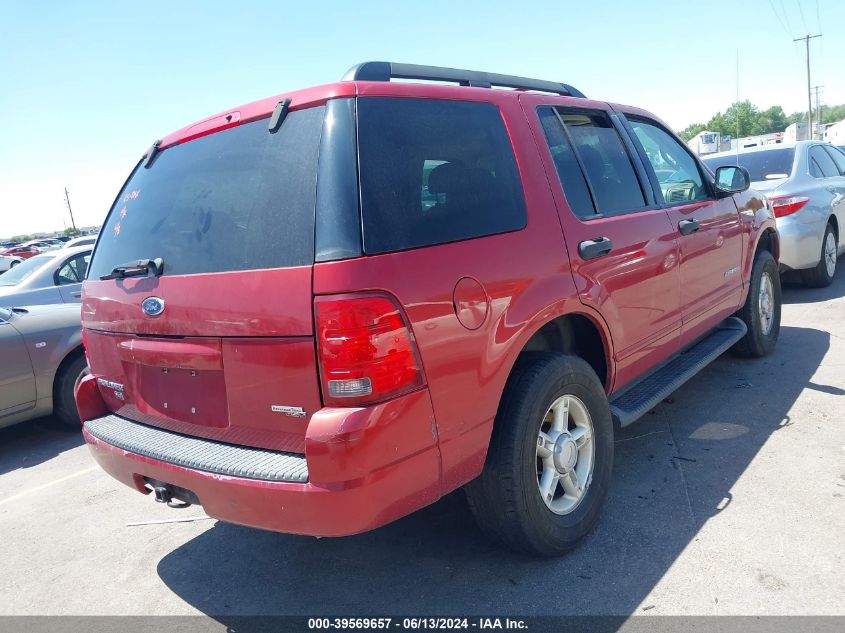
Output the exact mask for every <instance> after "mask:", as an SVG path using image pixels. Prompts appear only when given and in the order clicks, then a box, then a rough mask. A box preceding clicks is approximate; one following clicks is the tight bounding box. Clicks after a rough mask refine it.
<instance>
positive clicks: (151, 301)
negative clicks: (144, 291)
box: [141, 297, 164, 317]
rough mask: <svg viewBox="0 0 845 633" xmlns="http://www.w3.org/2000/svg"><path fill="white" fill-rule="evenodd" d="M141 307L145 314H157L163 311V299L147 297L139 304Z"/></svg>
mask: <svg viewBox="0 0 845 633" xmlns="http://www.w3.org/2000/svg"><path fill="white" fill-rule="evenodd" d="M141 309H142V310H143V311H144V314H146V315H147V316H151V317H154V316H158V315H159V314H161V313H162V312H164V299H161V298H160V297H147V298H146V299H144V301H143V303H142V304H141Z"/></svg>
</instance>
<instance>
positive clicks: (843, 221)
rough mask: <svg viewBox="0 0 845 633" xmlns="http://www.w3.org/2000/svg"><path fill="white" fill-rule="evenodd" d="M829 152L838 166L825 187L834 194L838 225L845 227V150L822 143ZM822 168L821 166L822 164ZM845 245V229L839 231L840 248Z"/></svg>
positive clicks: (822, 146) (834, 210) (831, 204)
mask: <svg viewBox="0 0 845 633" xmlns="http://www.w3.org/2000/svg"><path fill="white" fill-rule="evenodd" d="M819 147H820V148H822V149H823V151H825V152H827V153H828V155H829V156H830V158H831V159H832V160H833V163H834V165H835V167H836V171H835V172H833V173H832V175H831V176H830V178H827V179H826V180H827V181H828V182H826V183H825V188H826V189H827V191H828V193H830V194H832V199H831V202H830V208H831V211H833V214H834V215H835V216H836V220H837V223H838V226H840V227H845V152H843V151H842V150H840V149H839V148H837V147H834V146H833V145H820V146H819ZM820 169H821V166H820ZM842 247H845V230H841V229H840V231H839V248H842Z"/></svg>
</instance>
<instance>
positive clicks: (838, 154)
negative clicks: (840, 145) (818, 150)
mask: <svg viewBox="0 0 845 633" xmlns="http://www.w3.org/2000/svg"><path fill="white" fill-rule="evenodd" d="M824 149H825V151H827V153H828V154H830V157H831V158H832V159H833V162H834V163H836V167H837V168H838V169H839V173H840V175H842V176H845V153H842V151H841V150H839V149H837V148H835V147H831V146H829V145H825V146H824Z"/></svg>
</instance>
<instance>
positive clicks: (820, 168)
mask: <svg viewBox="0 0 845 633" xmlns="http://www.w3.org/2000/svg"><path fill="white" fill-rule="evenodd" d="M810 175H811V176H813V177H814V178H831V177H833V176H838V175H839V169H837V167H836V163H834V162H833V159H832V158H831V157H830V156H829V155H828V153H827V152H825V151H824V148H822V146H821V145H813V146H812V147H811V148H810Z"/></svg>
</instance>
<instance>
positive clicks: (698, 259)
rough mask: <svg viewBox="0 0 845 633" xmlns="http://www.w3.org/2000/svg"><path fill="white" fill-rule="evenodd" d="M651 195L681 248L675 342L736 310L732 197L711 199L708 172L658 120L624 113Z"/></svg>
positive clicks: (738, 290)
mask: <svg viewBox="0 0 845 633" xmlns="http://www.w3.org/2000/svg"><path fill="white" fill-rule="evenodd" d="M627 118H628V122H629V123H630V126H631V129H632V131H633V137H634V139H635V141H636V142H637V143H638V144H639V146H638V149H639V151H640V154H641V155H643V156H644V157H645V158H646V163H647V164H646V166H647V168H649V167H650V168H651V172H652V173H651V174H650V176H651V178H652V181H653V182H654V183H655V185H656V186H655V187H654V190H655V195H656V196H658V199H659V202H660V203H661V204H662V205H663V206H664V208H665V209H666V211H667V213H668V214H669V220H670V222H671V223H672V225H673V228H674V229H675V235H676V237H677V239H678V244H679V245H680V248H681V306H682V314H683V331H682V334H681V345H687V344H689V343H691V342H693V341H694V340H695V339H697V338H698V337H700V336H701V335H702V334H705V333H706V332H708V331H709V330H711V329H712V328H713V327H714V326H715V325H716V324H718V323H719V322H720V321H721V320H722V319H724V318H725V317H727V316H729V315H730V314H732V313H733V312H735V311H736V310H737V308H738V307H739V302H740V300H741V298H742V272H741V269H740V265H741V261H742V249H743V238H742V225H741V223H740V218H739V211H738V210H737V207H736V204H735V203H734V201H733V198H730V197H729V198H721V199H720V198H716V196H715V191H714V189H713V187H712V183H710V182H709V176H705V172H704V171H703V169H702V168H701V167H700V166H699V164H698V161H696V160H695V158H694V157H693V156H692V154H691V153H690V152H689V150H688V149H687V148H686V147H685V146H684V145H683V144H682V143H681V142H680V141H678V140H677V139H676V138H675V137H674V136H673V135H672V134H671V133H669V132H668V131H667V130H666V129H665V128H664V127H663V126H662V125H661V124H660V123H658V122H656V121H654V120H650V119H646V118H643V117H641V116H628V117H627Z"/></svg>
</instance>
